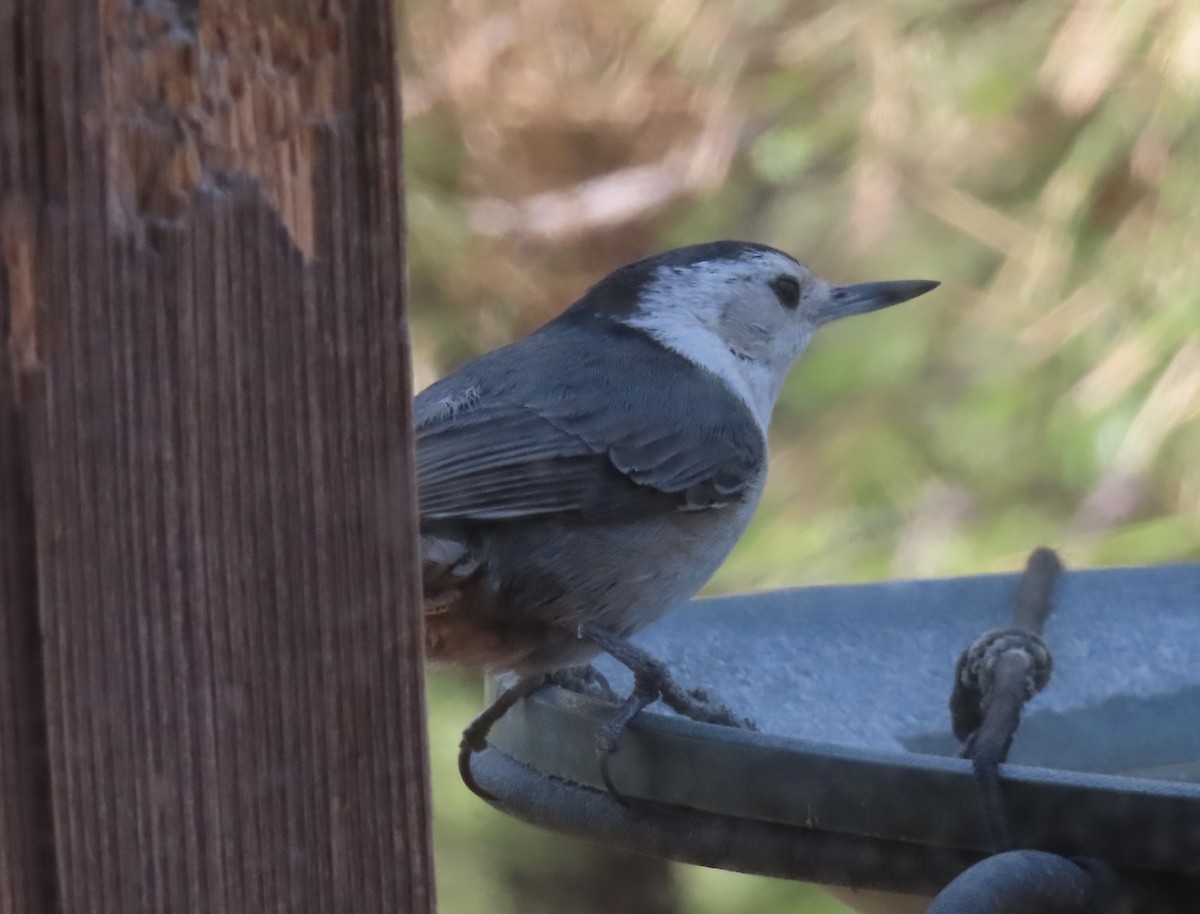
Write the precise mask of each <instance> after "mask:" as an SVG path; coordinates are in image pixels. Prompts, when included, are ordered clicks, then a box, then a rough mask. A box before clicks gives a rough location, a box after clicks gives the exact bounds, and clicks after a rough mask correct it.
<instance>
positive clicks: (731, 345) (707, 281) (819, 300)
mask: <svg viewBox="0 0 1200 914" xmlns="http://www.w3.org/2000/svg"><path fill="white" fill-rule="evenodd" d="M793 283H794V285H792V284H793ZM829 295H830V286H829V284H828V283H826V282H825V281H824V280H821V279H818V278H817V277H815V276H814V275H813V274H812V271H811V270H809V269H808V267H806V266H804V265H803V264H801V263H797V262H796V261H795V260H793V259H792V258H790V257H788V256H786V255H784V254H779V253H776V252H773V251H748V252H746V253H745V254H744V255H743V256H742V257H740V258H738V259H736V260H731V259H714V260H710V261H703V262H700V263H696V264H692V265H689V266H685V267H671V266H662V267H660V268H659V271H658V277H657V279H656V280H655V281H654V282H653V283H651V284H650V285H649V286H648V287H646V288H645V289H644V290H643V291H642V295H641V297H640V299H639V304H640V306H641V307H640V312H639V313H638V314H637V315H635V316H634V317H631V318H629V319H628V320H627V323H629V324H630V325H631V326H635V327H639V328H641V329H643V330H645V331H646V332H648V333H649V334H650V335H651V336H653V337H654V338H656V339H657V340H658V341H659V342H661V343H663V344H664V345H666V346H668V347H670V348H671V349H674V350H675V351H676V352H678V353H679V354H680V355H683V356H685V357H686V358H688V359H690V360H691V361H693V362H695V363H696V364H698V365H700V366H702V367H704V368H707V369H708V370H709V371H711V372H713V373H714V374H716V375H718V376H719V377H721V378H722V379H723V380H724V381H725V382H726V383H727V384H729V386H730V387H731V388H732V389H733V391H734V392H735V393H736V394H737V395H738V396H739V397H740V398H741V399H742V400H743V401H744V402H745V403H746V405H747V406H748V407H749V408H750V411H751V412H752V413H753V414H754V417H755V419H756V420H757V421H758V424H759V427H760V428H762V429H763V431H764V433H765V431H766V428H767V424H768V422H769V421H770V418H771V410H772V409H773V408H774V406H775V401H776V399H778V397H779V391H780V389H781V388H782V386H783V380H784V378H785V377H786V376H787V373H788V370H789V369H790V368H791V367H792V364H793V363H794V362H795V361H796V359H797V358H798V357H799V355H800V353H802V352H803V351H804V349H805V347H806V346H807V345H808V342H809V340H810V339H811V338H812V334H813V331H814V330H815V329H816V328H817V326H818V325H819V324H820V323H821V318H820V310H821V307H822V305H823V304H825V303H826V302H827V301H828V299H829Z"/></svg>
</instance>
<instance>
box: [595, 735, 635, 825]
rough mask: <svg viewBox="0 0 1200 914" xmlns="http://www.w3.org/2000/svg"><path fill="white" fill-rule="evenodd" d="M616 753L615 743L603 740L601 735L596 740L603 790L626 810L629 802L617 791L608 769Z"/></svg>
mask: <svg viewBox="0 0 1200 914" xmlns="http://www.w3.org/2000/svg"><path fill="white" fill-rule="evenodd" d="M616 751H617V747H616V745H615V743H612V742H611V741H610V740H607V739H605V738H604V735H603V734H602V735H601V736H600V738H599V739H597V740H596V754H597V755H598V756H599V761H600V780H602V781H603V782H604V788H605V789H606V790H607V791H608V793H609V796H611V797H612V798H613V799H614V800H616V801H617V802H618V803H620V804H621V805H622V806H624V807H625V808H626V809H628V808H629V800H627V799H626V798H625V794H623V793H621V791H619V790H617V785H616V784H614V783H613V779H612V771H611V770H610V769H609V767H608V762H609V759H611V758H612V757H613V755H614V754H615V753H616Z"/></svg>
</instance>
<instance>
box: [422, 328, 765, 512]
mask: <svg viewBox="0 0 1200 914" xmlns="http://www.w3.org/2000/svg"><path fill="white" fill-rule="evenodd" d="M551 326H552V327H553V326H554V325H551ZM614 328H616V325H610V326H605V327H599V330H600V331H601V332H612V333H616V334H618V335H620V336H621V339H620V343H621V345H620V346H614V345H608V346H603V345H597V339H596V336H595V333H596V331H597V326H596V325H594V326H593V327H592V328H591V332H589V333H581V332H579V328H574V327H572V326H565V327H563V326H560V327H558V331H559V332H557V333H553V334H550V333H546V332H545V331H543V332H542V333H539V334H535V335H534V336H532V337H528V338H527V339H525V340H522V341H521V342H519V343H516V344H513V345H512V346H509V347H506V348H505V349H503V350H498V351H497V352H494V353H489V354H488V355H485V356H482V357H481V358H479V359H476V360H474V361H472V362H468V363H467V364H466V365H464V366H463V367H462V368H460V369H459V370H458V371H456V372H454V373H452V374H451V375H449V376H447V377H446V378H444V379H442V380H441V381H439V382H437V383H436V384H434V385H433V386H431V387H430V388H428V389H427V390H425V391H423V392H422V393H421V394H419V395H418V397H417V400H416V404H415V406H416V410H415V412H416V418H417V425H416V441H417V484H418V489H419V494H420V505H421V520H422V523H423V524H428V523H431V522H439V521H458V520H478V521H492V520H504V519H512V518H521V517H536V516H545V515H558V514H561V515H577V516H580V517H584V518H596V517H631V516H637V515H638V514H640V513H643V512H647V511H661V510H664V508H667V509H669V508H670V507H671V506H674V507H677V508H679V509H684V510H707V509H713V508H718V507H720V506H721V505H723V504H725V503H728V502H730V501H734V500H737V499H738V498H739V497H740V496H741V495H743V494H744V493H745V492H746V491H747V490H748V488H749V487H751V486H752V485H753V484H756V483H757V481H758V480H759V478H760V476H761V473H762V467H763V465H764V463H765V453H764V452H765V443H764V442H763V440H762V434H761V432H760V431H759V429H758V427H757V425H756V424H755V423H754V420H753V418H752V417H751V415H750V413H749V410H748V409H746V408H745V406H744V405H743V404H742V403H741V401H740V400H737V399H736V398H735V397H734V396H733V395H732V394H731V393H730V392H729V391H728V390H727V389H726V388H725V386H724V385H723V384H722V383H721V382H720V381H719V380H717V379H716V378H715V377H713V376H708V375H706V373H704V372H702V371H698V370H697V369H696V368H695V367H694V366H692V365H691V364H690V363H687V362H686V361H685V360H684V359H682V357H679V356H676V355H675V354H674V353H672V352H670V351H669V350H665V349H662V348H661V347H659V346H657V344H655V343H653V342H651V341H650V340H649V339H647V338H645V337H643V336H642V335H641V334H640V333H637V332H635V331H629V330H628V329H627V328H624V327H620V328H619V329H614ZM556 366H557V368H556ZM564 366H565V367H566V368H567V369H569V374H568V375H566V376H564V373H563V370H562V368H563V367H564ZM664 389H669V390H672V391H675V392H678V393H680V394H681V395H682V398H683V402H674V403H668V402H666V401H665V400H664V398H663V397H662V396H661V391H662V390H664ZM680 416H683V417H687V420H686V421H680V419H679V417H680Z"/></svg>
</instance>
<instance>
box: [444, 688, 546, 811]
mask: <svg viewBox="0 0 1200 914" xmlns="http://www.w3.org/2000/svg"><path fill="white" fill-rule="evenodd" d="M546 681H547V677H546V675H545V674H544V673H538V674H537V675H535V676H526V677H525V678H524V679H519V680H518V681H517V682H516V684H514V685H512V686H511V687H509V688H507V689H505V690H504V691H503V692H501V693H500V697H498V698H497V699H496V700H495V701H493V702H492V703H491V704H490V705H488V706H487V707H486V708H484V709H483V711H482V713H480V715H479V716H478V717H476V718H475V719H474V720H473V721H471V723H470V724H468V725H467V729H465V730H463V735H462V741H461V742H459V744H458V774H459V776H460V777H461V778H462V781H463V783H464V784H466V785H467V787H468V788H469V789H470V791H471V792H472V793H473V794H475V795H476V796H478V797H480V798H482V799H484V800H489V801H493V802H494V801H495V800H496V797H495V796H493V795H492V794H490V793H488V791H486V790H484V789H483V788H482V787H480V786H479V782H478V781H476V780H475V775H474V774H473V773H472V772H471V756H473V755H474V754H475V753H476V752H482V751H483V750H484V749H486V748H487V736H488V734H489V733H490V732H491V730H492V727H494V726H495V725H496V721H498V720H499V719H500V718H501V717H503V716H504V715H505V714H507V713H508V711H509V709H510V708H512V706H513V705H515V704H516V703H517V702H518V701H520V700H521V699H522V698H527V697H528V696H530V695H532V694H533V693H534V692H536V691H537V690H538V689H540V688H541V687H542V686H544V685H545V684H546Z"/></svg>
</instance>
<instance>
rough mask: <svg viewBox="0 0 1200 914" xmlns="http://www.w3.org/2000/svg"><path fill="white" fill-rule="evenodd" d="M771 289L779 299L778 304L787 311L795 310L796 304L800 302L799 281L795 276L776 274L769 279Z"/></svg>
mask: <svg viewBox="0 0 1200 914" xmlns="http://www.w3.org/2000/svg"><path fill="white" fill-rule="evenodd" d="M771 291H772V292H774V293H775V297H776V298H778V299H779V304H781V305H783V306H784V307H785V308H787V309H788V310H789V311H794V310H796V306H797V305H798V304H800V282H799V280H797V279H796V277H795V276H789V275H787V274H786V273H785V274H783V275H782V276H776V277H775V278H774V279H772V280H771Z"/></svg>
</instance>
